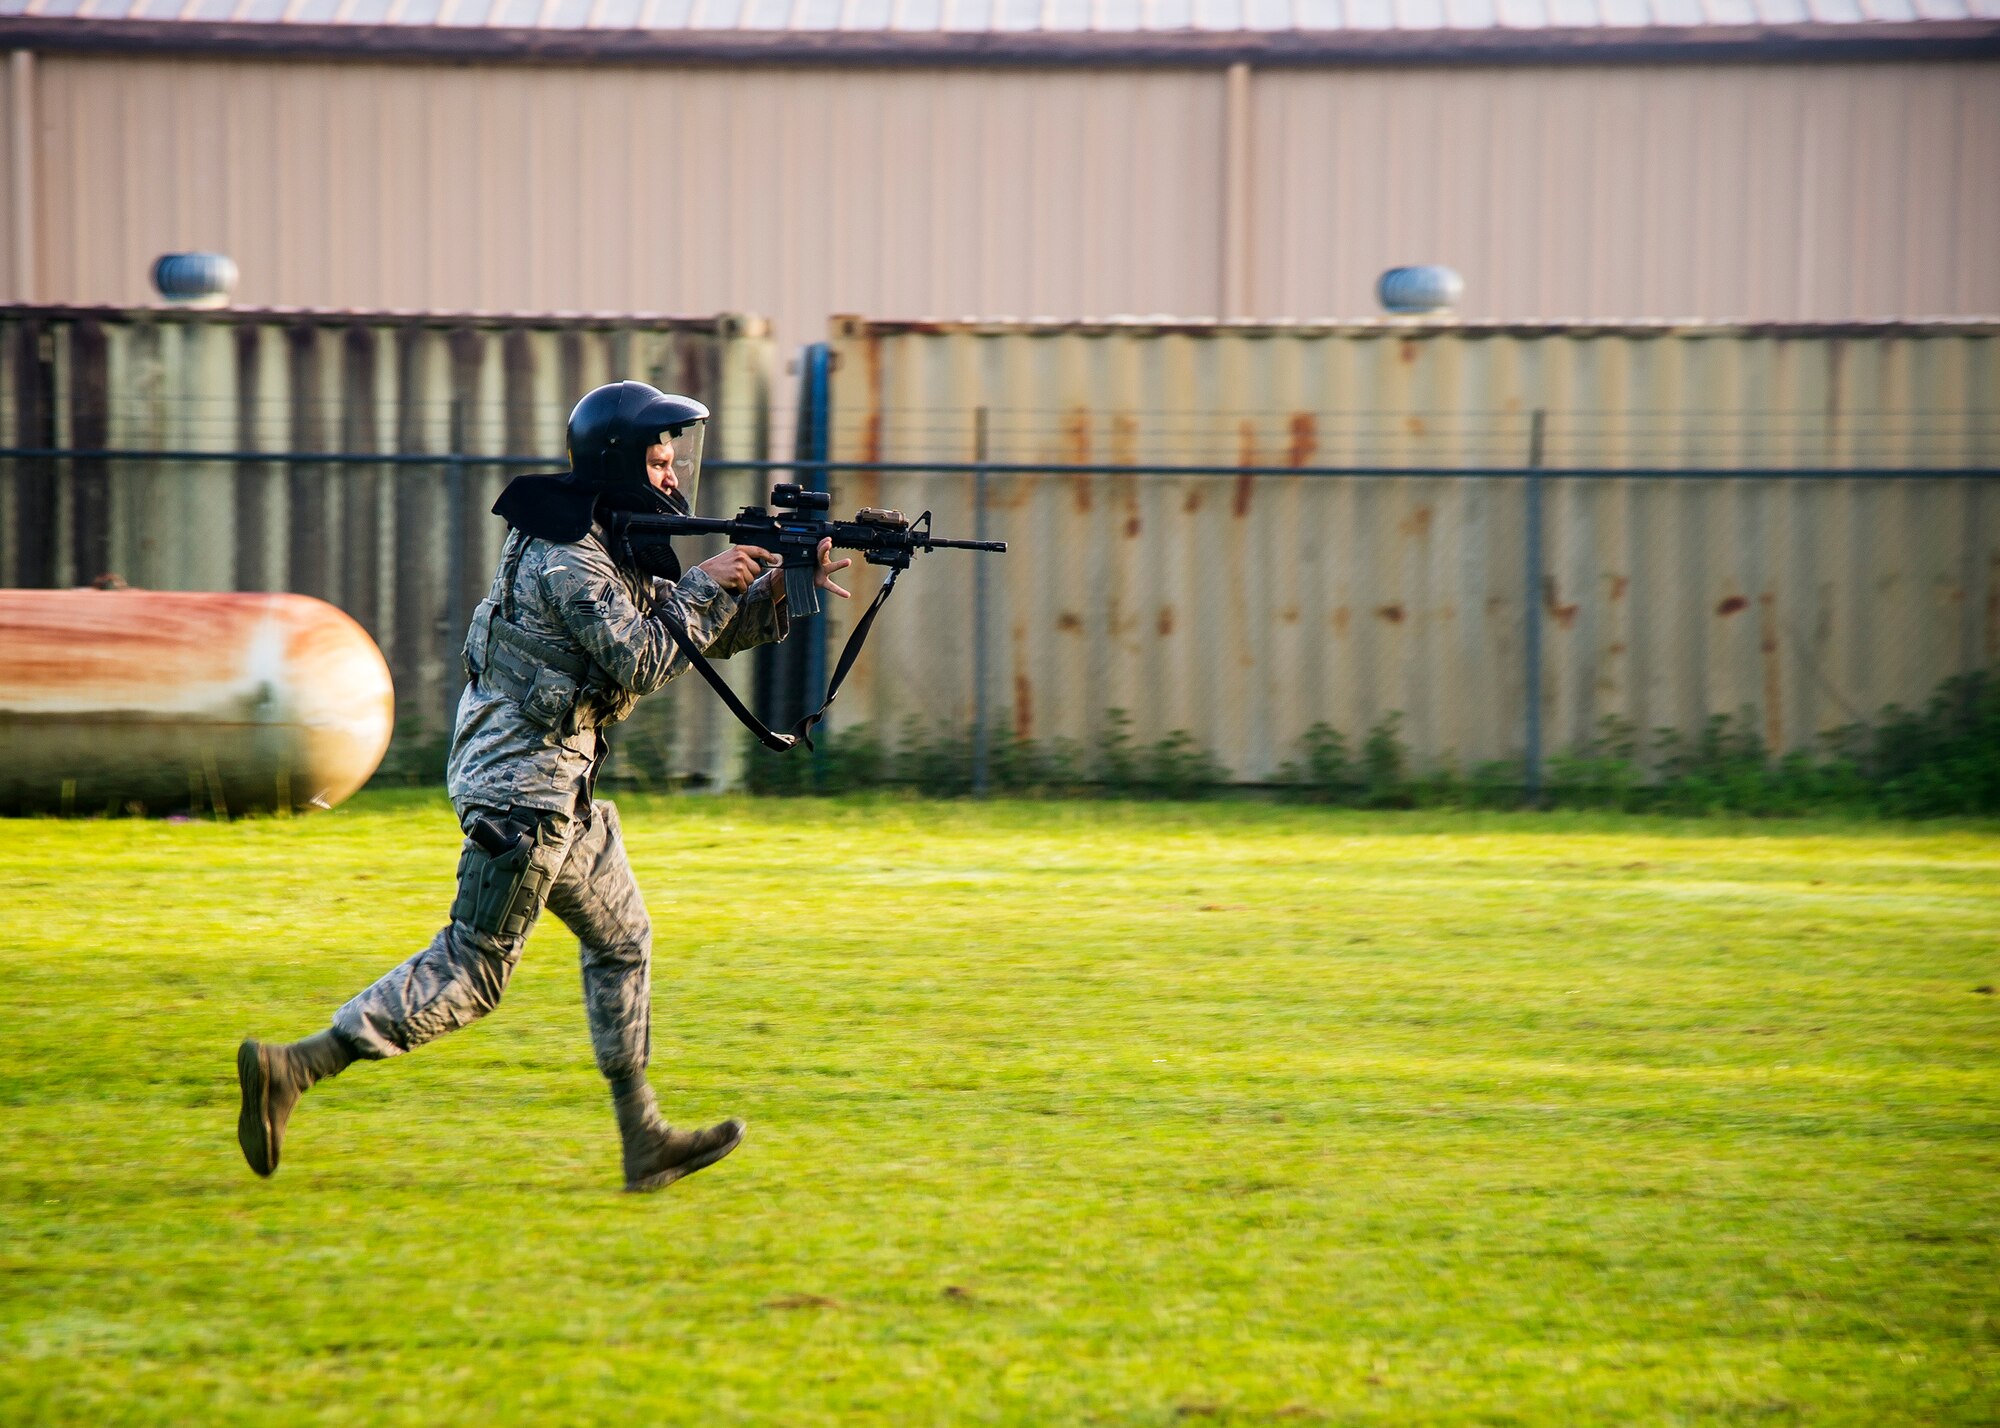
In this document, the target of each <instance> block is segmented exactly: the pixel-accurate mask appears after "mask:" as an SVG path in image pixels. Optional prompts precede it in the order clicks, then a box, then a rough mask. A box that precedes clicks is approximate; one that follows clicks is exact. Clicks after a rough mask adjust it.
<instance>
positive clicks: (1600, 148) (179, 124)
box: [0, 55, 2000, 348]
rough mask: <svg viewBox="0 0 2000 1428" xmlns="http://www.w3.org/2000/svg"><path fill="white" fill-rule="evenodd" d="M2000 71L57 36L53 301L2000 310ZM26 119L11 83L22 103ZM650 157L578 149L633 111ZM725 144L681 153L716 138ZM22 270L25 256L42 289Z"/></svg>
mask: <svg viewBox="0 0 2000 1428" xmlns="http://www.w3.org/2000/svg"><path fill="white" fill-rule="evenodd" d="M1996 73H2000V66H1996V65H1995V64H1993V63H1992V62H1965V63H1879V64H1811V65H1807V64H1799V65H1782V66H1776V65H1774V66H1758V65H1726V66H1700V65H1675V66H1651V67H1647V66H1618V67H1597V68H1594V67H1590V66H1580V65H1568V66H1555V67H1494V68H1487V69H1480V68H1469V67H1460V68H1433V69H1426V68H1421V67H1410V68H1384V69H1332V68H1328V69H1295V70H1293V69H1287V70H1272V71H1259V72H1256V73H1254V74H1252V75H1251V77H1250V86H1249V89H1250V101H1249V105H1248V112H1249V115H1250V120H1249V133H1248V135H1247V136H1246V137H1245V138H1244V139H1243V140H1241V141H1240V142H1241V145H1242V146H1243V147H1245V148H1247V152H1248V153H1249V155H1250V166H1251V172H1250V175H1249V180H1248V182H1247V184H1236V185H1231V184H1230V183H1228V182H1227V181H1226V176H1225V173H1224V168H1225V164H1226V161H1227V154H1228V152H1229V149H1228V146H1227V145H1226V144H1225V142H1224V130H1225V122H1226V115H1225V105H1224V90H1225V80H1224V76H1223V74H1222V72H1221V71H1220V70H1216V69H1210V70H1200V69H1103V70H1088V69H1045V70H1035V69H1029V68H1007V69H987V70H981V69H973V68H952V69H936V68H933V69H924V68H920V67H914V66H912V67H902V68H894V69H872V70H871V69H834V68H820V69H815V68H794V69H785V68H754V67H752V68H729V67H722V66H714V67H702V68H686V69H675V68H671V67H665V66H660V67H638V66H633V67H625V68H620V67H616V66H608V65H592V66H582V65H557V64H549V65H478V64H463V65H460V64H453V65H439V64H429V65H427V64H421V63H374V62H360V61H357V62H346V63H336V62H315V63H305V62H282V61H254V60H219V59H209V60H196V59H189V58H185V57H172V58H166V57H162V58H158V59H152V58H145V57H111V56H101V57H89V56H74V55H48V56H44V57H42V58H41V59H40V60H39V62H38V64H37V67H36V74H37V76H38V79H37V91H38V93H37V97H36V110H37V114H38V122H39V137H38V153H39V154H40V156H41V163H40V166H39V170H38V178H37V190H36V191H37V204H38V208H39V215H38V225H39V232H40V233H41V234H42V235H43V242H42V249H41V258H40V263H39V274H40V284H41V297H42V298H43V300H52V301H65V302H113V303H122V304H130V303H140V302H145V301H148V300H150V294H149V292H148V289H147V273H148V270H149V265H150V264H151V262H152V260H153V259H154V258H155V257H156V256H157V255H159V254H160V253H162V252H166V251H173V250H183V249H189V248H212V249H218V250H221V251H223V252H227V253H229V254H231V255H232V256H233V257H234V258H235V259H236V261H237V262H238V264H239V265H240V267H241V270H242V287H241V291H240V293H239V297H240V299H241V300H242V301H243V302H245V303H247V304H252V305H259V304H282V305H287V306H291V305H305V306H324V307H366V308H410V309H413V310H428V311H456V310H479V309H487V310H499V311H521V310H533V311H602V312H632V311H661V312H675V311H716V310H729V311H745V312H760V313H765V314H768V315H770V316H771V317H772V319H773V320H774V322H775V324H776V330H777V333H778V335H779V337H780V339H781V341H782V342H783V343H784V344H785V345H786V346H787V347H788V348H789V347H792V346H795V345H797V344H799V343H803V342H806V341H811V340H814V339H816V338H818V337H819V336H821V335H822V334H823V333H824V332H825V324H826V320H827V317H828V315H829V314H830V313H835V312H871V313H897V314H904V315H918V314H930V315H936V316H942V317H959V316H963V315H969V314H976V315H982V316H993V315H999V314H1015V315H1021V316H1027V315H1034V314H1049V315H1053V316H1058V317H1062V318H1079V317H1089V316H1099V317H1103V316H1111V315H1116V314H1126V313H1173V314H1179V315H1197V314H1215V313H1218V312H1220V311H1221V308H1222V304H1223V302H1224V293H1225V292H1226V291H1230V290H1233V289H1232V288H1231V287H1230V286H1229V285H1228V284H1226V283H1225V275H1224V273H1223V272H1222V266H1223V263H1224V262H1225V258H1226V255H1225V252H1224V245H1223V233H1224V229H1225V213H1224V208H1225V206H1226V204H1227V202H1228V197H1229V195H1230V194H1231V193H1238V194H1242V193H1247V195H1248V203H1249V206H1250V211H1249V214H1248V215H1247V217H1244V218H1242V219H1240V220H1239V222H1240V225H1241V231H1247V232H1248V233H1249V234H1251V235H1252V237H1251V242H1250V244H1249V252H1248V259H1247V261H1248V264H1249V269H1250V271H1249V272H1248V273H1246V274H1240V275H1238V278H1237V281H1238V282H1239V283H1243V284H1245V285H1246V290H1247V292H1248V294H1249V309H1248V310H1249V312H1250V313H1251V314H1252V315H1261V316H1265V317H1269V318H1274V319H1278V318H1292V317H1329V318H1339V317H1358V316H1366V315H1368V314H1370V313H1372V312H1373V311H1374V310H1375V300H1374V296H1373V284H1374V280H1375V278H1376V276H1377V275H1378V274H1379V272H1380V271H1381V270H1382V269H1383V268H1385V267H1387V266H1390V265H1392V264H1396V263H1406V262H1419V261H1442V262H1449V263H1452V264H1455V265H1457V266H1458V267H1460V268H1461V269H1462V270H1463V271H1464V272H1465V274H1466V276H1467V279H1468V283H1467V292H1466V298H1465V302H1464V308H1463V311H1464V314H1465V315H1466V316H1467V317H1470V318H1478V319H1486V320H1496V321H1520V320H1555V319H1563V318H1569V317H1578V316H1581V317H1590V318H1598V319H1624V318H1634V317H1647V316H1661V315H1665V316H1678V315H1696V316H1701V317H1707V318H1723V317H1728V318H1743V319H1754V320H1797V319H1821V318H1825V319H1832V318H1852V317H1870V316H1881V317H1892V316H1926V315H1947V316H1949V315H1960V316H1964V315H1977V314H1984V313H1993V312H1996V311H2000V263H1996V262H1995V260H1994V257H1993V242H1992V235H1993V234H1994V233H1995V232H2000V83H1996ZM5 112H6V111H5V110H4V109H0V114H4V113H5ZM605 135H614V136H618V137H619V138H620V139H621V141H623V140H624V139H625V138H627V137H628V136H629V137H630V139H631V155H632V157H631V161H630V162H626V163H620V164H599V163H588V162H580V161H579V159H578V156H579V155H583V154H586V153H589V152H591V151H592V148H593V145H594V143H596V142H597V141H598V140H599V139H601V138H602V136H605ZM690 156H693V157H694V159H695V160H696V161H697V163H696V167H695V168H694V169H693V170H692V171H691V170H690V167H689V158H690ZM6 274H7V269H6V268H5V267H4V266H0V281H5V282H11V281H12V279H11V277H9V276H6Z"/></svg>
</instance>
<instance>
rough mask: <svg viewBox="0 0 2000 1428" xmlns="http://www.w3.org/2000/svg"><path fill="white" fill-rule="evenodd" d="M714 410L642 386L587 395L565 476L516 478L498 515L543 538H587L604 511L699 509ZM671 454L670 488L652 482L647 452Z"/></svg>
mask: <svg viewBox="0 0 2000 1428" xmlns="http://www.w3.org/2000/svg"><path fill="white" fill-rule="evenodd" d="M707 421H708V408H707V407H705V406H703V405H702V404H701V403H700V402H698V401H696V400H694V398H692V397H676V396H673V395H671V394H669V393H667V392H663V391H661V390H660V389H659V388H657V387H649V386H647V385H646V384H645V383H644V382H613V383H611V384H610V385H609V386H604V387H599V388H598V389H597V390H596V391H594V392H590V393H588V394H586V395H585V397H584V399H583V400H582V401H580V402H578V403H577V404H576V408H575V410H573V411H572V412H570V414H569V467H570V469H569V470H567V471H565V472H563V473H562V474H561V475H546V476H516V477H515V478H514V479H513V480H512V481H510V482H508V483H507V489H506V490H504V491H502V492H501V493H500V499H499V500H497V501H495V502H494V503H493V514H495V515H496V516H500V517H502V518H503V519H505V520H506V522H507V524H509V525H511V526H513V527H514V528H515V529H517V530H521V531H525V532H526V533H527V534H529V535H531V536H538V537H540V538H541V539H543V540H553V541H563V542H568V541H575V540H582V539H583V537H584V535H585V534H586V533H587V532H588V531H589V530H590V524H591V521H592V520H593V519H594V518H595V517H596V516H597V515H598V514H599V513H600V512H605V511H671V512H674V513H676V514H680V515H686V514H687V513H688V512H690V511H692V510H693V509H694V492H695V483H696V482H698V481H699V480H700V479H701V438H702V431H703V429H704V427H705V425H706V423H707ZM663 443H664V444H667V445H670V446H671V447H672V448H673V455H672V458H671V468H670V469H671V472H672V475H671V477H670V478H669V479H668V481H667V483H666V485H665V487H664V488H659V487H655V486H654V485H653V484H652V483H651V482H650V481H648V480H647V479H646V453H647V452H648V451H649V450H651V449H652V448H653V447H655V446H659V445H661V444H663Z"/></svg>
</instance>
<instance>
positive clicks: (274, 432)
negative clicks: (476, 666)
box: [0, 307, 773, 782]
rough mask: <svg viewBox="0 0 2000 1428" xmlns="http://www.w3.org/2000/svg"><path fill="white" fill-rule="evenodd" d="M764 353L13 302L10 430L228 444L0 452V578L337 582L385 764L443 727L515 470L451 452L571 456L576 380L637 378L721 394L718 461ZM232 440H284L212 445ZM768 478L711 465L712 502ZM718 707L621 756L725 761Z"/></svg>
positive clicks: (615, 334) (585, 320)
mask: <svg viewBox="0 0 2000 1428" xmlns="http://www.w3.org/2000/svg"><path fill="white" fill-rule="evenodd" d="M772 364H773V353H772V348H771V342H770V336H769V329H768V326H767V324H765V323H764V322H763V321H762V320H761V319H756V318H740V317H718V318H706V319H691V318H647V317H630V318H624V317H621V318H593V317H584V316H557V317H534V316H524V317H509V316H431V315H419V314H405V313H359V312H355V313H334V312H276V311H261V312H257V311H226V312H213V313H185V312H174V311H167V310H161V309H151V310H116V309H56V308H20V307H15V308H0V440H4V441H5V442H6V443H7V444H9V445H13V446H17V447H35V448H39V447H66V448H73V449H84V450H96V449H123V450H133V451H204V452H205V451H214V452H216V453H218V458H219V459H217V460H215V461H213V462H208V461H140V460H118V459H113V460H74V459H64V460H60V461H52V460H37V459H21V458H17V459H13V460H10V461H5V462H0V585H21V586H66V585H74V584H79V583H83V582H87V581H90V580H92V579H94V578H95V577H96V576H98V575H100V574H103V573H106V572H115V573H117V574H118V575H120V576H122V577H123V578H125V579H126V580H128V581H130V582H131V583H132V584H134V585H138V586H150V587H156V588H161V589H175V590H290V591H296V592H298V593H300V594H306V595H314V596H318V597H319V598H321V599H324V600H328V601H331V602H332V603H334V604H336V605H338V606H340V607H341V608H342V609H344V610H346V611H347V612H348V613H349V614H351V615H352V616H354V618H355V619H356V620H358V621H359V622H360V623H361V625H362V626H363V627H364V628H365V629H366V630H367V631H368V633H369V634H370V635H371V636H372V637H373V638H374V639H375V642H376V643H377V644H378V645H380V646H381V648H382V650H383V651H384V653H385V654H386V655H387V656H388V659H389V664H390V668H391V669H392V671H393V672H394V676H395V682H396V691H397V696H398V701H399V704H398V715H397V747H396V748H394V749H392V751H391V754H390V759H391V762H392V765H393V764H394V763H395V762H396V761H398V760H399V759H401V760H405V761H409V760H414V759H416V758H418V756H419V754H418V751H419V749H420V748H421V747H422V746H425V745H431V746H435V745H436V744H437V743H438V742H439V741H440V739H441V738H442V736H443V733H444V728H445V720H446V717H447V709H448V708H449V705H450V701H451V700H452V699H453V698H455V696H456V694H457V691H458V687H459V683H460V680H461V675H460V672H459V665H458V656H457V650H458V646H459V643H460V641H461V640H462V639H463V637H464V630H465V622H466V620H467V619H468V618H469V616H470V613H471V610H472V607H473V605H474V604H475V603H476V602H477V601H478V600H479V598H480V597H481V596H482V595H483V594H484V593H485V590H486V586H487V584H488V582H489V581H490V579H491V578H492V573H493V569H494V563H495V561H496V559H497V557H498V553H499V548H500V542H501V539H502V536H503V533H504V526H503V525H502V523H501V522H500V521H499V520H498V519H497V518H496V517H494V516H492V515H490V514H489V511H490V509H491V507H492V504H493V501H494V498H495V497H496V496H497V495H498V494H499V491H500V488H501V487H502V486H503V485H504V484H505V482H506V481H507V479H508V477H509V476H510V475H512V474H514V472H515V471H517V470H519V469H522V468H511V469H510V468H506V467H502V466H497V465H477V464H463V463H453V462H451V461H450V460H449V459H448V457H449V456H450V455H451V454H452V453H454V452H457V453H461V454H467V455H475V456H502V455H521V456H534V455H538V454H543V453H546V454H548V455H549V457H550V459H551V464H552V465H553V466H554V467H556V468H558V469H559V468H560V466H561V465H562V461H563V458H562V454H561V453H562V451H563V429H564V424H565V422H566V420H567V417H568V414H569V409H570V407H571V406H572V405H573V404H574V402H575V400H576V398H577V397H578V396H579V395H581V394H582V393H583V392H585V391H587V390H589V388H591V387H592V386H594V385H596V384H598V383H600V382H605V381H610V380H614V379H616V378H620V377H628V376H629V377H637V378H640V379H642V380H647V381H651V382H655V383H657V384H659V385H661V386H664V387H668V388H673V389H678V390H682V391H687V392H691V393H693V394H696V395H698V396H700V397H701V398H702V399H703V400H705V401H706V402H707V403H708V405H709V407H710V408H711V410H713V411H714V412H715V420H714V423H713V431H712V435H711V436H710V438H709V445H708V452H709V454H710V455H711V457H733V458H739V459H740V458H745V457H751V458H754V457H761V456H762V455H763V454H764V450H765V442H766V440H767V436H768V425H769V384H770V373H771V368H772ZM230 452H249V453H261V452H268V453H271V459H269V460H251V461H241V460H225V459H220V456H221V454H222V453H230ZM288 452H289V453H338V454H343V455H346V454H351V455H353V456H354V457H356V458H357V459H356V460H354V461H353V462H341V461H334V462H317V463H313V462H301V461H287V460H285V459H283V457H284V454H285V453H288ZM371 456H377V457H379V456H395V457H409V456H436V457H437V458H439V459H438V460H436V461H434V462H433V461H419V462H415V463H409V462H404V463H400V464H390V463H387V462H383V461H374V462H371V461H369V460H368V459H367V458H369V457H371ZM755 484H756V483H755V482H754V481H752V480H750V479H748V478H744V477H736V476H730V475H726V474H722V473H717V474H715V475H713V476H712V477H711V478H710V479H709V480H707V481H705V482H704V483H703V498H704V499H703V507H704V510H706V509H709V508H710V507H711V506H713V507H714V508H715V509H728V508H732V507H733V506H734V505H736V504H740V503H741V502H742V501H743V500H746V499H748V498H749V493H750V490H751V488H752V487H753V486H754V485H755ZM736 663H737V664H739V665H742V666H743V668H742V669H740V670H734V669H732V671H731V673H732V677H738V678H740V680H741V682H742V684H743V686H744V688H745V689H748V687H749V684H750V680H749V669H748V662H747V661H737V662H736ZM713 704H714V697H713V696H712V695H710V694H708V693H707V691H706V690H695V691H686V690H679V689H676V690H674V691H672V692H670V693H669V694H668V695H667V696H666V697H664V698H662V699H660V700H653V701H648V702H647V704H646V705H642V706H641V707H642V710H643V711H644V713H643V714H642V716H641V717H638V718H635V719H634V721H632V724H631V725H630V726H628V728H627V729H626V730H625V731H624V734H623V737H622V738H621V739H620V740H619V741H618V742H619V747H620V749H621V753H620V755H619V757H621V758H624V759H629V760H633V761H634V762H633V765H632V766H633V767H635V768H642V769H645V770H648V771H650V772H652V773H655V774H669V773H672V774H679V773H696V774H699V775H701V776H703V777H705V778H708V779H711V780H715V781H719V782H727V781H729V779H730V778H731V777H732V771H733V769H734V767H735V764H736V761H737V759H738V757H739V753H738V748H739V746H738V743H737V741H736V739H735V737H734V733H733V725H730V724H728V722H727V720H728V716H727V714H726V713H723V714H721V715H720V717H718V711H717V710H716V709H714V708H712V707H711V706H712V705H713Z"/></svg>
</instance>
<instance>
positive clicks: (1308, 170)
mask: <svg viewBox="0 0 2000 1428" xmlns="http://www.w3.org/2000/svg"><path fill="white" fill-rule="evenodd" d="M1995 79H1996V75H1995V71H1994V69H1993V68H1992V67H1991V66H1987V65H1977V64H1967V65H1949V64H1946V65H1936V64H1932V65H1922V64H1883V65H1845V66H1826V67H1821V66H1812V65H1784V66H1778V65H1772V66H1744V67H1741V68H1738V67H1722V66H1699V65H1687V66H1675V67H1666V68H1659V69H1647V70H1632V69H1627V68H1591V67H1573V68H1553V69H1543V70H1534V71H1518V70H1507V69H1486V70H1461V71H1431V72H1422V71H1374V72H1350V73H1339V74H1333V73H1327V72H1324V71H1312V70H1282V71H1272V72H1269V73H1264V74H1260V75H1258V76H1257V79H1256V84H1255V87H1254V89H1253V90H1252V94H1253V103H1254V105H1255V112H1254V114H1253V117H1252V130H1253V149H1252V152H1253V156H1254V157H1253V170H1254V172H1253V176H1252V180H1251V184H1252V191H1253V195H1254V197H1253V203H1254V211H1255V213H1256V222H1255V223H1254V224H1253V226H1252V232H1253V234H1254V237H1253V240H1252V247H1253V251H1252V255H1251V273H1250V275H1249V287H1250V293H1251V302H1250V310H1251V311H1252V312H1253V313H1255V314H1258V315H1262V316H1267V317H1273V318H1281V317H1289V316H1308V315H1316V314H1330V315H1336V316H1358V315H1365V314H1367V313H1368V312H1370V311H1371V310H1372V306H1373V304H1372V299H1371V293H1372V285H1373V283H1374V281H1375V279H1376V277H1377V276H1378V275H1379V274H1380V273H1381V272H1382V271H1383V270H1384V269H1385V268H1389V267H1392V266H1394V265H1396V264H1399V263H1410V262H1435V263H1446V264H1450V265H1451V266H1453V267H1455V268H1457V269H1458V270H1459V271H1460V272H1461V273H1462V274H1463V275H1464V277H1465V288H1466V291H1465V300H1464V302H1463V303H1462V304H1461V306H1460V310H1461V313H1462V315H1463V316H1465V317H1466V318H1468V319H1477V320H1488V321H1503V322H1505V321H1520V320H1549V321H1560V320H1566V319H1575V318H1598V319H1601V318H1614V319H1617V318H1634V317H1699V318H1704V319H1711V320H1713V319H1745V320H1780V321H1797V320H1844V319H1849V318H1889V317H1934V316H1935V317H1945V316H1978V315H1991V314H1994V313H2000V259H1996V257H1995V245H1994V239H1993V235H1994V233H1995V232H1996V231H2000V83H1996V82H1995Z"/></svg>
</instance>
